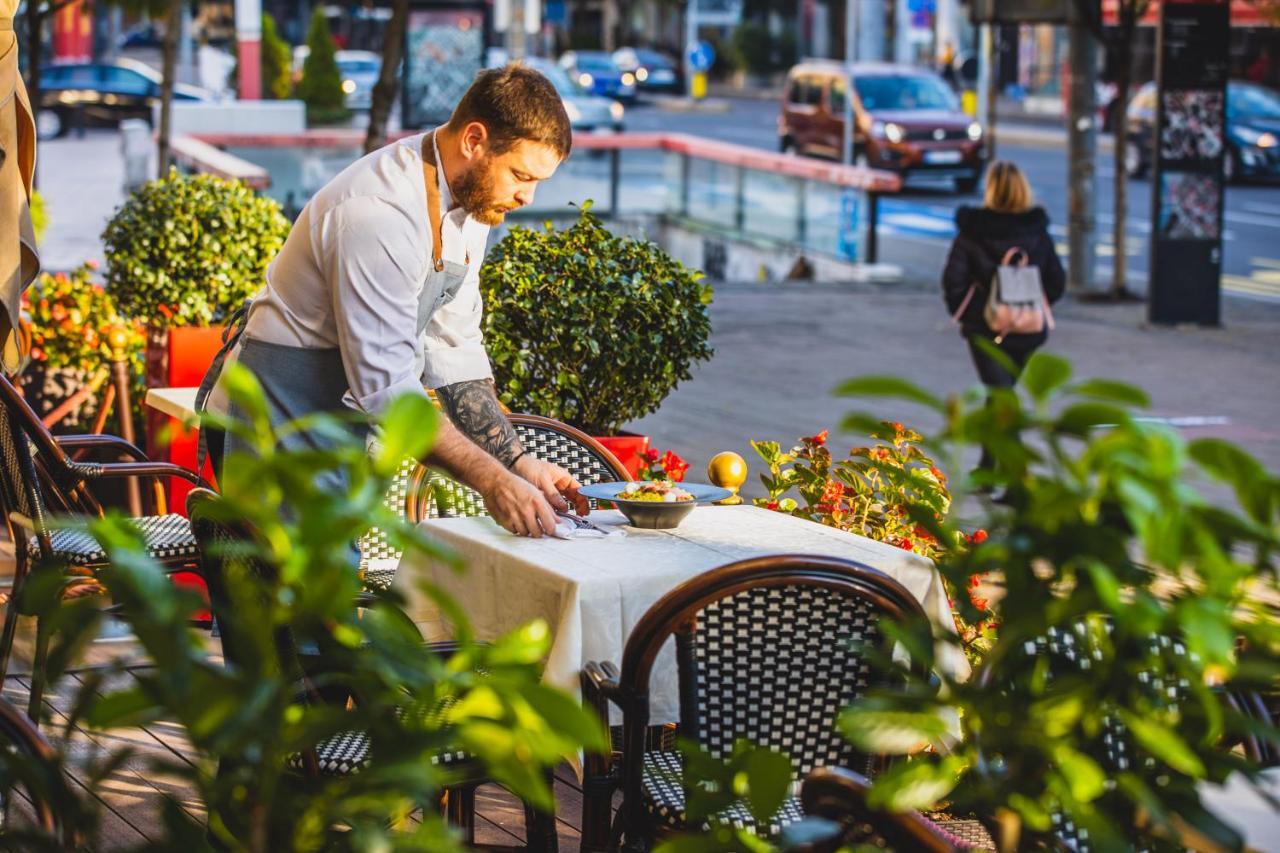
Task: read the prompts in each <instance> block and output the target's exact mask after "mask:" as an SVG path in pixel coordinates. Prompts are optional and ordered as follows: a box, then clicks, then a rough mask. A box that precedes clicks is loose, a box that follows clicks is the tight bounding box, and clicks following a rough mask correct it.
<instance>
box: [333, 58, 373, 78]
mask: <svg viewBox="0 0 1280 853" xmlns="http://www.w3.org/2000/svg"><path fill="white" fill-rule="evenodd" d="M338 68H339V70H341V71H342V72H343V73H344V74H371V73H372V74H376V73H377V71H378V62H377V61H375V60H372V59H344V60H341V61H340V62H338Z"/></svg>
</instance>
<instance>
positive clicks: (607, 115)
mask: <svg viewBox="0 0 1280 853" xmlns="http://www.w3.org/2000/svg"><path fill="white" fill-rule="evenodd" d="M525 64H526V65H528V66H529V67H530V68H532V69H534V70H535V71H540V72H542V73H543V74H545V75H546V76H547V78H548V79H549V80H551V84H552V85H553V86H555V87H556V91H557V92H558V93H559V94H560V100H561V102H563V103H564V111H565V112H566V113H568V114H569V121H570V123H572V125H573V129H574V130H616V131H621V130H622V129H623V127H624V119H625V117H626V109H625V108H624V107H623V106H622V104H620V103H618V102H617V101H615V100H613V99H611V98H604V97H601V96H599V95H591V94H588V93H586V92H584V91H583V90H582V89H581V88H580V87H579V86H577V85H575V84H574V82H573V80H571V79H570V78H569V75H568V73H566V72H565V70H564V69H563V68H561V67H560V66H558V65H556V64H554V63H552V62H548V61H547V60H545V59H541V58H538V57H531V58H529V59H526V60H525Z"/></svg>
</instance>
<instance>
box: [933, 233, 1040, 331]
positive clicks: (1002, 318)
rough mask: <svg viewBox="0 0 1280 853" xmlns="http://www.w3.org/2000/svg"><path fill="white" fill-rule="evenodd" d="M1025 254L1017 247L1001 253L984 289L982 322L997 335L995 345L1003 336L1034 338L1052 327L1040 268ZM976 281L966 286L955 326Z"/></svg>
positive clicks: (955, 319) (970, 298) (966, 305)
mask: <svg viewBox="0 0 1280 853" xmlns="http://www.w3.org/2000/svg"><path fill="white" fill-rule="evenodd" d="M1028 261H1029V258H1028V257H1027V253H1026V252H1025V251H1024V250H1022V249H1019V248H1017V247H1014V248H1011V249H1010V250H1009V251H1007V252H1005V253H1004V257H1003V258H1002V259H1001V260H1000V264H999V265H998V266H997V267H996V272H995V275H993V276H992V277H991V286H990V287H989V288H988V289H987V304H986V305H985V306H983V309H982V319H983V320H985V321H986V323H987V326H989V327H990V329H991V331H993V332H995V333H996V339H995V342H996V343H997V344H998V343H1000V342H1001V341H1002V340H1004V337H1005V335H1010V334H1017V335H1035V334H1039V333H1040V332H1043V331H1044V330H1045V328H1046V327H1048V328H1050V329H1052V328H1053V311H1052V310H1051V309H1050V308H1049V300H1048V298H1047V297H1046V296H1045V295H1044V287H1043V286H1042V285H1041V283H1040V268H1039V267H1036V266H1032V265H1031V264H1029V263H1028ZM977 287H978V284H977V282H974V283H973V284H972V285H970V286H969V292H968V293H967V294H965V297H964V301H963V302H961V303H960V307H959V309H957V310H956V313H955V314H954V315H953V316H952V318H951V319H952V320H954V321H955V322H956V323H959V322H960V318H961V317H962V316H964V311H965V309H966V308H968V307H969V302H970V301H971V300H972V299H973V294H974V292H975V291H976V289H977Z"/></svg>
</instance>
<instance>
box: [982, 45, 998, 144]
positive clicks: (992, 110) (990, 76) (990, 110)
mask: <svg viewBox="0 0 1280 853" xmlns="http://www.w3.org/2000/svg"><path fill="white" fill-rule="evenodd" d="M998 88H999V87H998V85H997V81H996V35H995V24H992V23H985V24H979V25H978V119H979V121H981V122H982V146H983V150H984V151H985V152H986V159H987V162H988V163H990V162H991V161H992V160H994V159H995V158H996V92H997V90H998Z"/></svg>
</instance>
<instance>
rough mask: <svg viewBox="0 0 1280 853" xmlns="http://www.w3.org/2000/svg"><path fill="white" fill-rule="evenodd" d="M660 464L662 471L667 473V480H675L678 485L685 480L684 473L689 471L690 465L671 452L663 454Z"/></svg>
mask: <svg viewBox="0 0 1280 853" xmlns="http://www.w3.org/2000/svg"><path fill="white" fill-rule="evenodd" d="M660 464H661V465H662V470H663V471H664V472H665V473H666V475H667V478H668V479H671V480H675V481H676V482H677V483H678V482H680V481H682V480H683V479H684V472H685V471H688V470H689V463H688V462H685V461H684V460H683V459H681V458H680V457H679V456H677V455H676V454H675V452H674V451H671V450H668V451H667V452H666V453H664V454H662V459H661V463H660Z"/></svg>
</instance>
